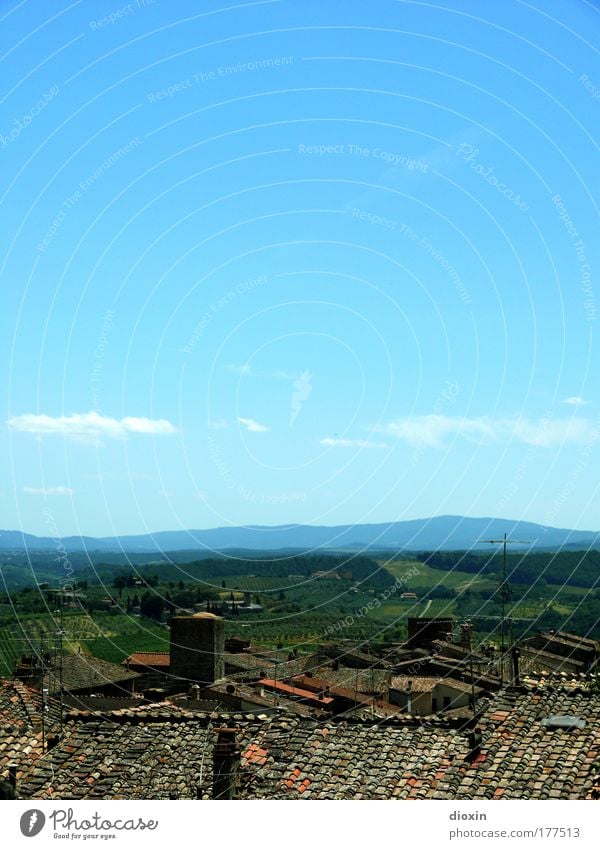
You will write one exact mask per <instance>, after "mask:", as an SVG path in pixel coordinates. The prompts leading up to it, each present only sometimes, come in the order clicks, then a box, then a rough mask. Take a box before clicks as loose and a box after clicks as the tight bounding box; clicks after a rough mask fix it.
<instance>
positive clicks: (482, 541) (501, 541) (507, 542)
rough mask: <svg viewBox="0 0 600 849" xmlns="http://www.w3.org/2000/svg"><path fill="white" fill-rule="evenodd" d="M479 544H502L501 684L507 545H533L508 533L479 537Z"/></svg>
mask: <svg viewBox="0 0 600 849" xmlns="http://www.w3.org/2000/svg"><path fill="white" fill-rule="evenodd" d="M476 542H477V543H478V544H485V545H501V546H502V580H501V581H500V603H501V606H502V608H501V615H500V685H502V684H503V682H504V651H505V647H504V635H505V631H506V602H507V601H508V600H509V598H510V592H511V591H510V586H509V584H508V581H507V580H506V546H507V545H531V544H532V543H531V540H526V539H508V537H507V535H506V533H505V534H504V536H503V537H502V539H478V540H476Z"/></svg>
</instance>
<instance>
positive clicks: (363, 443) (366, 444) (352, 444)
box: [321, 436, 390, 448]
mask: <svg viewBox="0 0 600 849" xmlns="http://www.w3.org/2000/svg"><path fill="white" fill-rule="evenodd" d="M321 445H327V446H329V447H331V448H389V447H390V446H389V445H388V444H387V443H386V442H371V441H370V440H369V439H337V438H336V437H331V436H327V437H325V439H322V440H321Z"/></svg>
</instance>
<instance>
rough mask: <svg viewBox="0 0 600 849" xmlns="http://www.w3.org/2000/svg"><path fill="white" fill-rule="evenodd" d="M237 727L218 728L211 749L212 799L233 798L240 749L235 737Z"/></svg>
mask: <svg viewBox="0 0 600 849" xmlns="http://www.w3.org/2000/svg"><path fill="white" fill-rule="evenodd" d="M239 730H240V729H239V728H219V729H218V730H217V742H216V743H215V748H214V750H213V799H235V797H236V787H237V776H238V768H239V764H240V750H239V748H238V745H237V741H236V739H235V735H236V733H237V732H238V731H239Z"/></svg>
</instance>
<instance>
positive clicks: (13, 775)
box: [7, 763, 17, 796]
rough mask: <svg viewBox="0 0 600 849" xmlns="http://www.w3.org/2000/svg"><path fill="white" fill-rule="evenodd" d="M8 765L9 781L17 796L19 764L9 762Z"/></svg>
mask: <svg viewBox="0 0 600 849" xmlns="http://www.w3.org/2000/svg"><path fill="white" fill-rule="evenodd" d="M7 766H8V783H9V784H10V786H11V788H12V790H13V792H14V794H15V796H16V795H17V765H16V764H15V763H10V764H7Z"/></svg>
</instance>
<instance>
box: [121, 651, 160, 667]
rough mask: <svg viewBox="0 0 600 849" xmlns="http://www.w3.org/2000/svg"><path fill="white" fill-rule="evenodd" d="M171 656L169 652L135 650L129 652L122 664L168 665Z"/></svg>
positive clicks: (128, 665)
mask: <svg viewBox="0 0 600 849" xmlns="http://www.w3.org/2000/svg"><path fill="white" fill-rule="evenodd" d="M170 665H171V657H170V655H169V652H155V651H136V652H134V653H133V654H130V655H129V657H128V658H127V660H124V661H123V666H127V667H128V668H129V667H130V666H166V667H168V666H170Z"/></svg>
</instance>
